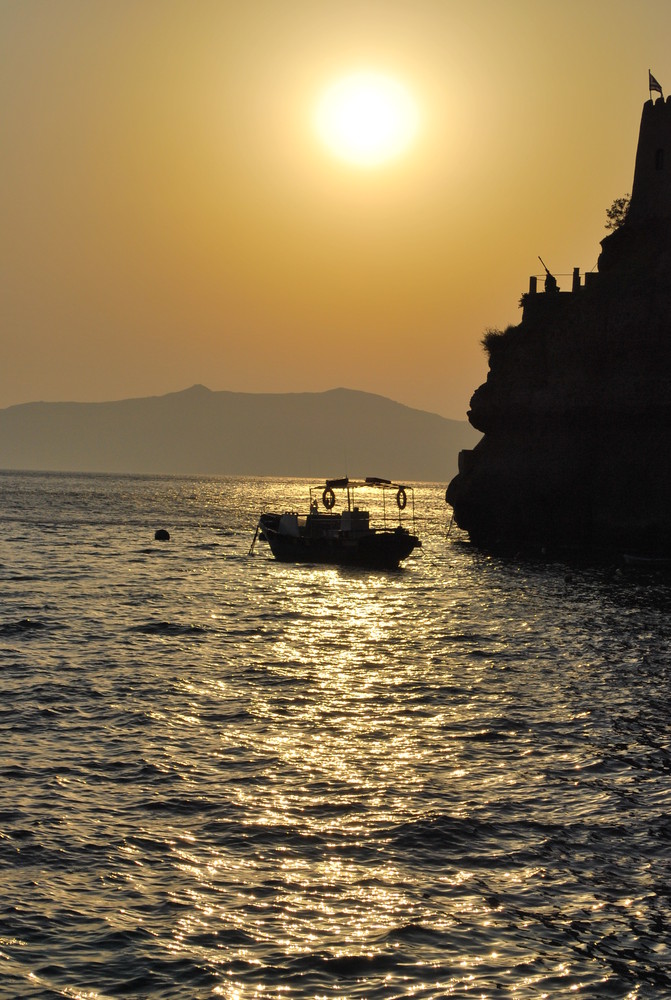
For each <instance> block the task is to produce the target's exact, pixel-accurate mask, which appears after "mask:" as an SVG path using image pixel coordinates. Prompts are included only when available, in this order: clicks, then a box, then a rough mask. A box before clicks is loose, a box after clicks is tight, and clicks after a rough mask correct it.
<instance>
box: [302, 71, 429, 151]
mask: <svg viewBox="0 0 671 1000" xmlns="http://www.w3.org/2000/svg"><path fill="white" fill-rule="evenodd" d="M316 126H317V132H318V134H319V136H320V137H321V139H322V141H323V142H324V143H325V145H326V146H327V148H328V149H329V150H330V151H331V152H332V153H334V154H335V155H336V156H337V157H339V158H340V159H342V160H346V161H347V162H348V163H352V164H355V165H356V166H359V167H378V166H381V165H382V164H384V163H386V162H387V161H389V160H393V159H395V158H396V157H397V156H399V155H400V154H401V153H403V152H404V151H405V150H406V149H407V148H408V147H409V146H410V144H411V143H412V141H413V139H414V138H415V135H416V133H417V128H418V113H417V108H416V105H415V102H414V101H413V99H412V97H411V96H410V94H409V92H408V91H407V90H406V88H405V87H404V86H403V85H402V84H400V83H399V82H398V81H397V80H394V79H393V78H392V77H388V76H385V75H383V74H381V73H374V72H370V71H361V72H357V73H351V74H350V75H349V76H345V77H343V78H342V79H340V80H338V81H337V82H336V83H334V84H333V85H332V86H331V87H329V88H328V89H327V91H326V92H325V93H324V95H323V96H322V98H321V100H320V101H319V103H318V106H317V113H316Z"/></svg>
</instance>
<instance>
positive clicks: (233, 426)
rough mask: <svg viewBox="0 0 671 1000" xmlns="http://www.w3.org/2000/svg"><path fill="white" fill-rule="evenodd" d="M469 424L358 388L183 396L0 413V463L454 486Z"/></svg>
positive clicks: (201, 391) (200, 391)
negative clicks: (375, 478)
mask: <svg viewBox="0 0 671 1000" xmlns="http://www.w3.org/2000/svg"><path fill="white" fill-rule="evenodd" d="M479 437H480V435H479V434H478V433H477V432H476V431H474V430H473V429H472V428H471V427H470V426H469V425H468V423H467V422H466V421H465V420H464V421H458V420H448V419H446V418H445V417H440V416H438V415H437V414H435V413H426V412H424V411H423V410H416V409H412V408H411V407H408V406H403V405H402V404H400V403H395V402H393V401H392V400H390V399H386V398H385V397H384V396H377V395H372V394H370V393H366V392H358V391H355V390H351V389H332V390H330V391H328V392H320V393H308V392H306V393H282V394H280V393H273V394H256V393H239V392H212V391H210V390H209V389H207V388H205V386H202V385H194V386H192V387H191V388H190V389H186V390H184V391H183V392H175V393H169V394H168V395H165V396H151V397H147V398H142V399H124V400H118V401H116V402H109V403H24V404H21V405H19V406H10V407H8V408H7V409H4V410H0V467H2V468H5V469H26V470H44V471H48V470H53V471H68V472H128V473H157V474H173V475H199V474H202V475H259V476H312V477H315V478H323V477H330V476H338V475H343V474H348V475H350V476H364V475H375V476H384V477H387V478H390V479H403V480H407V481H420V482H421V481H425V482H434V481H446V480H448V479H449V478H450V477H451V476H452V475H454V473H455V472H456V469H457V455H458V453H459V451H460V450H461V449H463V448H470V447H473V445H474V444H475V443H476V441H477V440H478V438H479Z"/></svg>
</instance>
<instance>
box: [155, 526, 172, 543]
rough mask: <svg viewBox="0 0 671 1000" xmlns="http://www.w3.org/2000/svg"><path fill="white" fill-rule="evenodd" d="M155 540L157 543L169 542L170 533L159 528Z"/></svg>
mask: <svg viewBox="0 0 671 1000" xmlns="http://www.w3.org/2000/svg"><path fill="white" fill-rule="evenodd" d="M154 538H155V539H156V541H157V542H169V541H170V532H169V531H166V530H165V528H159V529H158V530H157V531H156V532H155V533H154Z"/></svg>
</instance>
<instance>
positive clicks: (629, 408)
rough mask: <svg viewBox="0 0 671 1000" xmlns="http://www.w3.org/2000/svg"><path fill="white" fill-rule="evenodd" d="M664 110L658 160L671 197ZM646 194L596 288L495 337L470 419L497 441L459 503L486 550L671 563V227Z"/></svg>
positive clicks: (612, 240) (608, 245)
mask: <svg viewBox="0 0 671 1000" xmlns="http://www.w3.org/2000/svg"><path fill="white" fill-rule="evenodd" d="M660 103H661V105H662V112H661V114H663V115H664V121H665V122H666V128H665V129H664V130H662V131H663V135H662V137H661V138H660V136H659V129H658V133H657V135H656V144H655V147H654V149H651V151H650V153H651V156H652V155H654V156H655V158H656V160H655V162H656V164H657V170H658V173H659V174H660V176H658V177H656V178H655V183H657V184H659V183H661V184H664V183H668V184H669V188H670V189H671V177H668V180H667V176H668V173H667V175H666V176H664V175H663V166H664V162H665V161H664V151H665V150H664V149H663V147H661V146H660V145H659V144H660V143H662V142H667V141H668V146H669V153H668V156H667V157H666V163H667V172H668V170H669V168H671V106H669V105H668V102H667V103H666V104H664V102H657V104H658V105H659V104H660ZM651 108H653V105H652V102H648V105H646V108H644V115H643V120H642V124H641V139H640V140H639V156H640V150H641V147H642V145H645V144H644V143H642V139H644V138H645V125H646V115H647V116H648V117H651V112H650V109H651ZM653 113H654V115H655V116H656V118H655V122H656V125H657V126H659V120H660V112H658V111H654V112H653ZM660 148H661V149H662V152H661V153H660ZM660 163H661V166H660ZM644 165H645V164H644ZM638 170H639V167H638V161H637V172H638ZM637 179H638V182H639V183H638V191H639V192H640V197H637V198H635V197H634V195H636V193H637ZM633 190H634V194H633V195H632V203H631V207H630V211H629V215H628V217H627V220H626V221H625V223H624V224H623V225H622V226H621V228H619V229H617V230H616V231H615V232H613V233H612V234H611V235H610V236H608V237H606V239H604V240H603V241H602V244H601V246H602V253H601V256H600V258H599V268H598V274H595V275H588V278H590V279H592V280H589V281H587V282H586V284H583V285H580V284H578V285H574V290H573V291H572V292H559V293H558V292H554V293H553V292H550V291H548V292H545V293H538V294H531V293H530V294H528V295H526V296H524V298H523V306H524V312H523V318H522V322H521V323H520V325H519V326H516V327H510V328H509V329H507V330H506V331H505V332H503V333H499V334H496V333H490V334H488V335H487V336H486V337H485V341H484V343H485V347H486V349H487V351H488V354H489V374H488V376H487V381H486V382H485V384H484V385H482V386H480V388H479V389H477V390H476V392H475V393H474V395H473V397H472V400H471V409H470V411H469V414H468V417H469V420H470V422H471V424H472V425H473V426H474V427H475V428H477V429H478V430H480V431H482V432H483V433H484V437H483V438H482V440H481V441H480V443H479V444H478V445H477V446H476V447H475V448H474V449H473V450H471V451H464V452H462V453H461V455H460V464H459V474H458V475H457V476H456V478H455V479H453V480H452V482H451V483H450V485H449V487H448V494H447V496H448V499H449V502H450V503H451V504H452V505H453V507H454V512H455V519H456V521H457V523H458V524H459V525H460V526H461V527H463V528H465V529H466V530H467V531H468V532H469V535H470V537H471V540H472V541H473V542H474V543H475V544H477V545H479V546H481V547H484V548H487V549H491V550H505V551H528V552H543V551H544V552H547V553H549V554H556V553H561V554H571V553H573V554H575V555H578V556H589V557H593V556H595V555H598V554H601V553H626V552H632V553H639V554H649V555H656V556H659V555H664V556H671V439H670V430H671V218H669V216H668V214H667V212H666V209H664V210H662V211H657V210H655V206H654V198H653V199H651V198H650V197H649V194H650V189H649V188H646V186H645V184H642V183H641V178H640V177H638V173H637V176H635V182H634V189H633ZM653 193H654V192H653ZM645 199H647V201H646V200H645ZM650 204H652V209H648V208H645V210H642V206H644V207H645V206H646V205H648V206H649V205H650Z"/></svg>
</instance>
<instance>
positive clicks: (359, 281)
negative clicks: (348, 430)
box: [0, 0, 671, 418]
mask: <svg viewBox="0 0 671 1000" xmlns="http://www.w3.org/2000/svg"><path fill="white" fill-rule="evenodd" d="M0 48H1V52H0V56H1V58H0V76H1V80H2V83H1V91H0V92H1V95H2V96H1V120H2V134H3V155H2V184H1V185H0V198H1V199H2V226H1V228H0V233H1V236H0V240H1V253H2V307H1V309H2V311H1V320H0V321H1V323H2V364H1V365H0V406H2V407H4V406H8V405H11V404H13V403H19V402H28V401H32V400H38V399H45V400H102V399H120V398H124V397H128V396H143V395H154V394H162V393H164V392H171V391H174V390H178V389H182V388H186V387H187V386H189V385H191V384H193V383H195V382H202V383H204V384H206V385H207V386H209V387H210V388H211V389H231V390H237V391H251V392H285V391H320V390H323V389H328V388H332V387H336V386H346V387H349V388H355V389H364V390H366V391H371V392H377V393H381V394H382V395H385V396H389V397H391V398H393V399H396V400H399V401H400V402H404V403H408V404H410V405H412V406H417V407H420V408H422V409H427V410H433V411H435V412H438V413H441V414H444V415H445V416H450V417H458V418H463V417H464V416H465V412H466V409H467V406H468V400H469V398H470V395H471V393H472V392H473V390H474V389H475V388H476V387H477V385H478V384H479V383H480V382H482V381H483V380H484V377H485V374H486V367H487V366H486V360H485V356H484V354H483V353H482V348H481V346H480V339H481V337H482V335H483V333H484V331H485V330H486V329H487V328H489V327H504V326H506V325H507V324H509V323H516V322H518V321H519V317H520V313H519V308H518V302H519V297H520V295H521V293H522V292H524V291H525V290H526V288H527V285H528V277H529V274H532V273H535V272H537V271H539V270H540V265H539V264H538V261H537V254H541V255H542V256H543V258H544V259H545V260H546V262H547V263H548V264H549V265H550V267H551V268H552V269H553V270H554V271H556V272H559V273H568V272H570V271H571V269H572V268H573V267H574V266H579V267H580V269H581V271H584V270H591V269H592V268H594V267H595V265H596V261H597V257H598V253H599V240H600V239H602V238H603V237H604V236H605V235H606V232H605V229H604V222H605V218H606V214H605V213H606V209H607V208H608V206H609V205H610V204H611V202H612V201H613V199H614V198H616V197H618V196H620V195H623V194H625V193H627V192H629V191H630V190H631V181H632V177H633V168H634V154H635V147H636V140H637V135H638V126H639V120H640V114H641V108H642V105H643V103H644V101H645V100H647V98H648V89H647V74H648V68H650V69H651V70H652V72H653V73H654V74H655V76H656V77H657V79H658V80H659V81H660V83H661V84H662V86H665V87H666V88H668V90H669V92H671V3H669V2H668V0H638V2H637V3H633V2H632V0H582V2H577V0H562V3H540V2H539V0H469V2H468V3H466V2H464V0H462V2H459V3H455V2H452V0H358V2H348V0H339V2H338V3H333V2H331V0H330V2H326V0H244V2H243V0H179V2H177V0H0ZM362 68H369V69H375V70H378V71H380V72H383V73H385V74H387V75H388V76H391V77H392V78H394V79H395V80H397V81H399V82H400V83H401V84H402V85H403V86H405V87H406V88H407V90H408V91H409V92H410V93H411V95H412V96H413V98H414V101H415V103H416V106H417V108H418V111H419V115H420V124H419V131H418V133H417V136H416V139H415V141H414V143H413V144H412V145H411V147H409V148H408V150H407V151H406V153H405V154H404V155H401V156H399V157H397V158H396V159H395V160H393V161H390V162H389V163H387V164H386V165H383V166H381V167H378V168H376V169H373V168H366V169H362V168H361V167H360V166H354V165H351V164H347V163H345V162H343V161H341V160H339V159H337V158H336V157H334V156H333V154H332V153H331V152H330V151H329V150H328V149H327V148H326V147H325V146H324V145H323V144H322V142H321V140H320V138H319V136H318V135H317V132H316V130H315V127H314V122H313V119H314V110H315V105H316V102H317V99H318V98H319V96H320V94H322V93H323V91H324V89H325V88H327V87H328V86H329V85H330V84H332V83H333V82H334V81H335V80H337V79H339V78H340V77H341V76H343V75H345V74H347V73H348V72H350V71H352V70H355V69H362ZM665 93H666V90H665ZM559 281H560V285H562V282H563V284H564V287H568V284H569V282H570V279H569V278H564V279H562V278H560V279H559Z"/></svg>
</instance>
